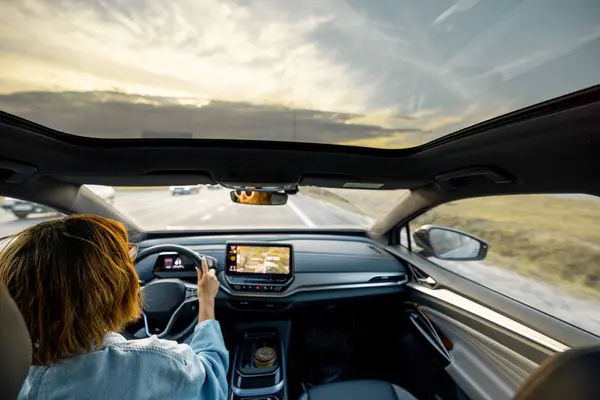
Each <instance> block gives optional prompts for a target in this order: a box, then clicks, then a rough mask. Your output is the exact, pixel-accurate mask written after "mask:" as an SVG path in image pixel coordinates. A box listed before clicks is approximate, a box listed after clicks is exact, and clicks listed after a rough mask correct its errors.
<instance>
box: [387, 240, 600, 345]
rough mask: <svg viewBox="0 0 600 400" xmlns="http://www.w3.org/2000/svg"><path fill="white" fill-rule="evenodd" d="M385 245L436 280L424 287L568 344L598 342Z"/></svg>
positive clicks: (563, 323)
mask: <svg viewBox="0 0 600 400" xmlns="http://www.w3.org/2000/svg"><path fill="white" fill-rule="evenodd" d="M386 249H387V251H389V252H390V253H391V254H393V255H395V256H396V257H398V258H399V259H401V260H403V261H405V262H407V263H408V264H409V265H411V266H413V267H416V268H418V269H419V270H420V271H422V272H423V273H424V274H426V275H427V276H428V277H430V278H432V279H433V281H434V282H435V283H434V284H433V285H427V284H425V285H423V286H424V287H427V288H433V289H435V290H438V289H446V290H448V291H450V292H452V293H454V294H457V295H460V297H461V298H464V299H467V300H470V301H473V302H475V303H477V304H479V305H482V306H485V307H486V308H488V309H490V310H492V311H495V312H496V313H498V314H500V315H503V316H505V317H508V318H509V319H510V320H512V321H515V322H518V323H519V324H521V325H523V326H527V327H530V328H532V329H535V331H536V332H539V333H541V334H544V335H546V336H547V337H550V338H552V339H554V340H555V341H557V342H560V343H563V344H564V345H566V346H568V347H583V346H593V345H598V344H599V343H600V338H599V337H598V336H595V335H593V334H591V333H589V332H586V331H584V330H583V329H580V328H577V327H575V326H573V325H571V324H569V323H567V322H564V321H561V320H558V319H556V318H554V317H552V316H550V315H548V314H546V313H543V312H541V311H538V310H536V309H534V308H532V307H529V306H527V305H525V304H523V303H521V302H519V301H517V300H514V299H511V298H509V297H507V296H504V295H502V294H500V293H498V292H496V291H494V290H491V289H489V288H486V287H484V286H482V285H480V284H478V283H476V282H473V281H471V280H469V279H467V278H464V277H462V276H460V275H458V274H455V273H454V272H451V271H449V270H447V269H444V268H442V267H440V266H438V265H436V264H434V263H433V262H431V261H429V260H427V259H425V258H423V257H421V256H420V255H418V254H416V253H413V252H411V251H410V250H408V249H407V248H405V247H404V246H387V247H386ZM412 292H413V293H414V291H412ZM455 306H456V305H455Z"/></svg>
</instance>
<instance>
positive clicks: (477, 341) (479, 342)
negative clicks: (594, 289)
mask: <svg viewBox="0 0 600 400" xmlns="http://www.w3.org/2000/svg"><path fill="white" fill-rule="evenodd" d="M388 251H390V252H391V253H392V254H395V255H396V256H397V257H399V258H401V259H403V260H404V261H406V262H408V263H409V265H411V266H412V267H416V268H418V269H419V271H420V272H423V273H424V274H426V275H427V278H426V279H419V280H415V281H413V282H410V283H408V284H407V287H408V293H409V297H410V299H409V300H410V302H411V304H413V305H415V306H416V307H418V309H419V310H421V311H422V312H423V313H424V315H426V317H427V318H428V319H429V320H430V321H431V322H432V325H433V327H434V329H436V330H437V332H438V334H439V335H440V336H441V337H443V338H445V339H447V340H448V341H449V342H450V343H451V346H452V348H451V349H450V350H449V353H450V356H451V361H450V362H449V363H448V364H447V366H446V371H447V372H448V374H449V375H450V376H451V377H452V378H453V379H454V381H455V382H456V383H457V384H458V385H459V387H460V388H461V389H462V390H463V391H464V392H465V393H466V394H467V395H468V396H469V397H470V398H471V399H510V398H512V396H513V395H514V393H515V392H516V390H517V388H518V387H519V386H520V385H521V384H522V383H523V381H525V379H527V377H528V376H529V375H530V374H531V372H532V371H533V370H535V369H536V368H537V366H538V365H539V364H540V363H541V362H543V361H544V360H545V359H546V358H548V357H550V356H552V355H553V354H556V353H557V352H561V351H565V350H568V349H569V348H571V347H579V346H585V345H592V344H598V342H599V339H598V338H597V337H596V336H594V335H592V334H590V333H588V332H585V331H583V330H581V329H579V328H577V327H574V326H572V325H569V324H567V323H565V322H563V321H560V320H557V319H555V318H553V317H551V316H549V315H547V314H544V313H542V312H540V311H537V310H535V309H533V308H531V307H528V306H526V305H524V304H522V303H519V302H518V301H516V300H513V299H510V298H508V297H505V296H503V295H501V294H499V293H497V292H494V291H493V290H491V289H488V288H486V287H484V286H481V285H479V284H477V283H475V282H472V281H470V280H468V279H466V278H463V277H461V276H459V275H456V274H454V273H452V272H450V271H448V270H445V269H443V268H441V267H439V266H437V265H435V264H433V263H432V262H431V261H429V260H427V259H425V258H423V257H421V256H420V255H418V254H414V253H411V252H410V251H409V250H408V249H405V248H402V247H390V248H388ZM525 321H527V322H525ZM540 326H541V327H542V329H540V328H539V327H540ZM421 333H422V334H427V332H421ZM432 336H435V334H434V335H432ZM428 340H429V341H430V342H431V341H435V339H434V338H429V339H428ZM434 347H435V346H434Z"/></svg>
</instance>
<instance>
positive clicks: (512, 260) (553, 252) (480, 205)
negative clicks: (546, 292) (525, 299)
mask: <svg viewBox="0 0 600 400" xmlns="http://www.w3.org/2000/svg"><path fill="white" fill-rule="evenodd" d="M598 221H600V201H599V200H597V199H595V198H592V199H590V198H587V197H573V198H565V197H558V196H541V195H528V196H505V197H489V198H480V199H469V200H462V201H459V202H454V203H449V204H445V205H442V206H439V207H437V208H435V209H433V210H431V211H429V212H428V213H426V214H424V215H423V216H421V217H419V218H417V219H416V220H415V222H414V223H413V224H411V228H412V229H414V228H416V227H418V226H420V225H423V224H426V223H430V224H436V225H442V226H448V227H452V228H456V229H460V230H462V231H464V232H468V233H471V234H473V235H476V236H479V237H481V238H482V239H484V240H486V241H487V242H488V243H489V244H490V251H489V254H488V257H487V260H486V262H489V263H490V264H493V265H496V266H499V267H504V268H509V269H511V270H514V271H516V272H518V273H520V274H522V275H526V276H531V277H534V278H538V279H541V280H543V281H545V282H549V283H552V284H554V285H559V286H562V287H565V288H567V289H569V290H570V291H575V292H580V293H581V294H586V295H593V296H594V297H600V229H598Z"/></svg>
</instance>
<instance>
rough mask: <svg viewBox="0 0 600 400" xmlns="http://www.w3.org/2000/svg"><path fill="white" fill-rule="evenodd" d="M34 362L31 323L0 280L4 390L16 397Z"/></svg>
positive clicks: (0, 387) (0, 373)
mask: <svg viewBox="0 0 600 400" xmlns="http://www.w3.org/2000/svg"><path fill="white" fill-rule="evenodd" d="M30 365H31V341H30V339H29V332H28V331H27V325H25V321H24V320H23V316H22V315H21V312H20V311H19V309H18V307H17V305H16V304H15V302H14V301H13V299H12V298H11V297H10V294H9V293H8V290H6V286H4V284H2V283H0V393H2V398H3V399H16V398H17V396H18V395H19V392H20V391H21V386H22V385H23V382H24V381H25V378H26V377H27V373H28V372H29V366H30Z"/></svg>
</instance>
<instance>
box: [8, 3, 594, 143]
mask: <svg viewBox="0 0 600 400" xmlns="http://www.w3.org/2000/svg"><path fill="white" fill-rule="evenodd" d="M598 21H600V2H598V1H597V0H573V1H562V0H526V1H523V0H502V1H490V0H488V1H484V0H455V1H449V0H428V1H412V0H404V1H400V0H346V1H343V0H335V1H334V0H331V1H322V0H315V1H302V2H300V1H272V0H263V1H260V0H256V1H245V0H228V1H218V0H205V1H193V0H184V1H179V2H169V1H164V2H157V1H151V0H136V1H116V0H112V1H111V0H105V1H100V0H85V1H84V0H64V1H61V2H48V1H42V0H28V1H17V0H15V1H7V2H3V4H2V12H1V13H0V70H1V71H2V74H1V76H0V110H4V111H6V112H9V113H13V114H15V115H18V116H21V117H24V118H26V119H30V120H33V121H35V122H38V123H41V124H43V125H47V126H49V127H51V128H55V129H58V130H60V131H63V132H67V133H71V134H76V135H83V136H90V137H99V138H162V137H168V138H227V139H253V140H278V141H294V142H316V143H333V144H343V145H358V146H367V147H377V148H404V147H411V146H415V145H419V144H422V143H425V142H428V141H430V140H432V139H435V138H438V137H440V136H443V135H445V134H447V133H450V132H453V131H456V130H458V129H460V128H463V127H467V126H470V125H472V124H475V123H478V122H481V121H484V120H487V119H489V118H492V117H495V116H498V115H501V114H505V113H507V112H510V111H513V110H517V109H520V108H522V107H525V106H528V105H531V104H535V103H538V102H541V101H544V100H547V99H551V98H554V97H557V96H560V95H563V94H567V93H570V92H573V91H576V90H579V89H583V88H586V87H589V86H592V85H595V84H598V83H600V74H599V73H598V65H600V40H599V37H600V28H599V25H598Z"/></svg>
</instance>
